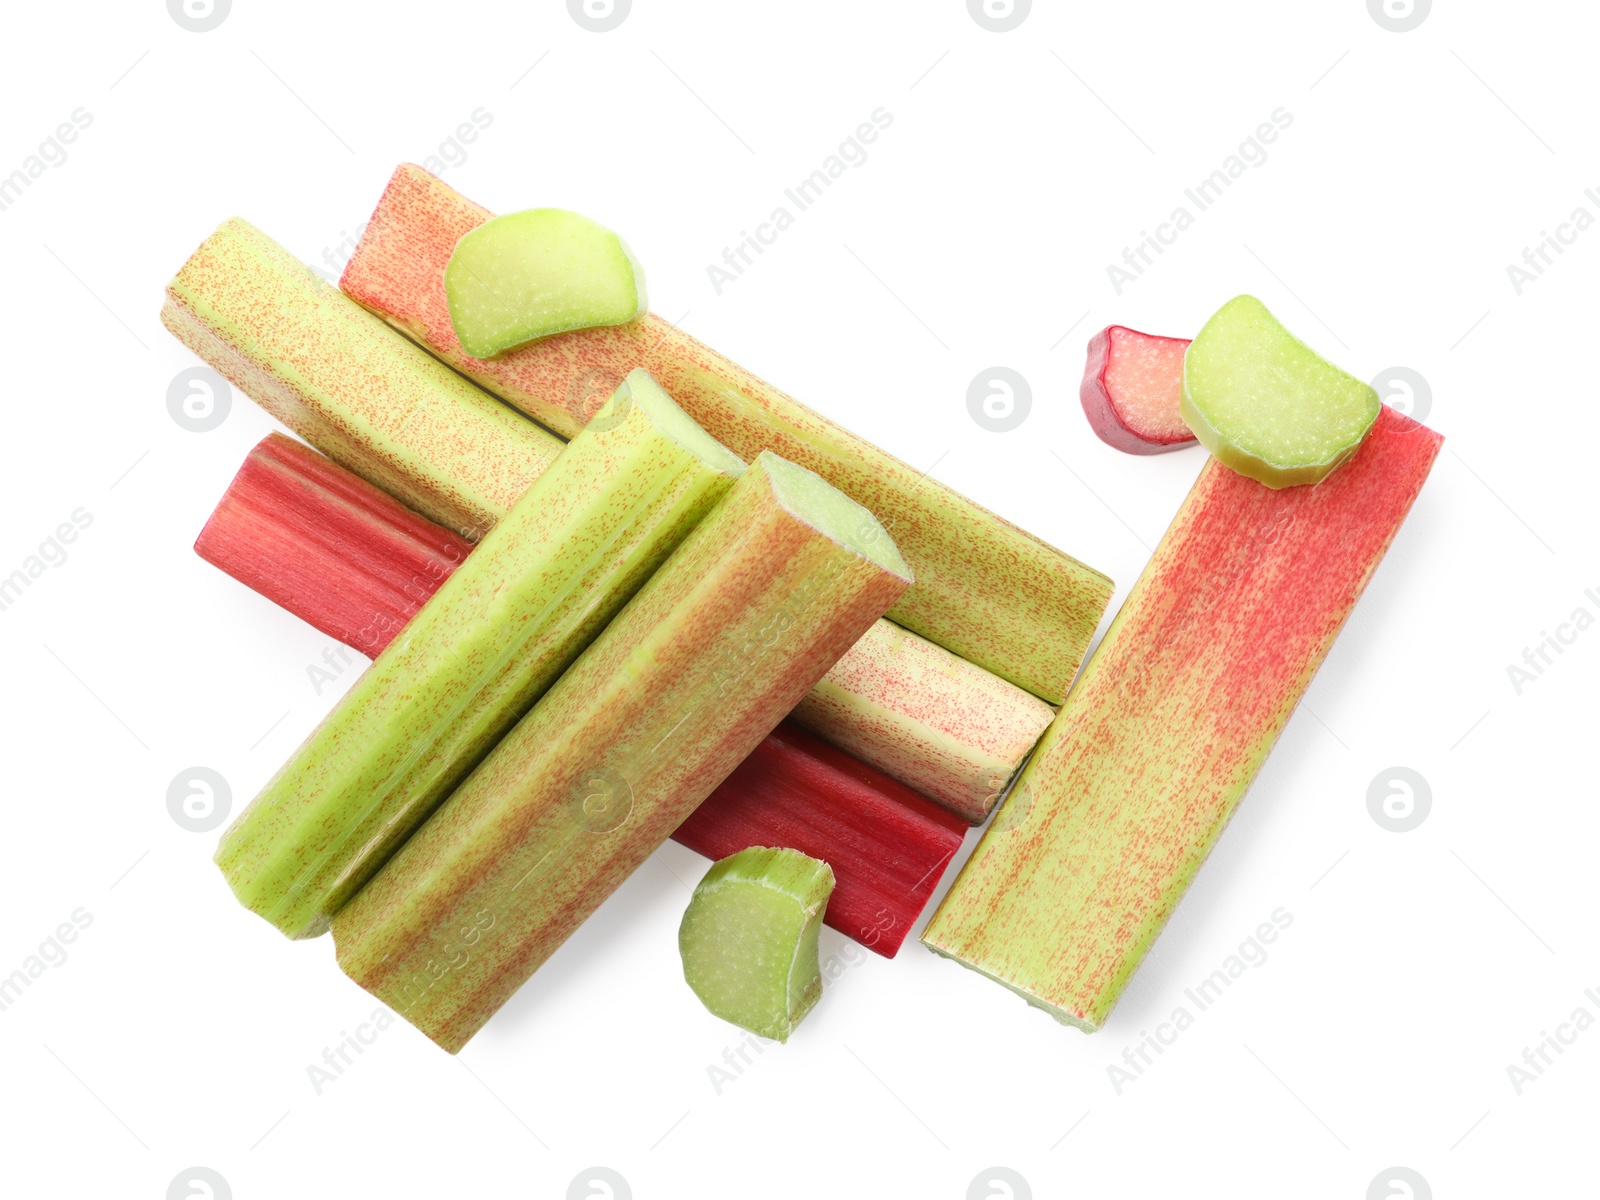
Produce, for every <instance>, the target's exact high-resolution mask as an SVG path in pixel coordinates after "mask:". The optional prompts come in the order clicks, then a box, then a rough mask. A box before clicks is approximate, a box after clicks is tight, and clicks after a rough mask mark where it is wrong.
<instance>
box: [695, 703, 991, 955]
mask: <svg viewBox="0 0 1600 1200" xmlns="http://www.w3.org/2000/svg"><path fill="white" fill-rule="evenodd" d="M965 832H966V825H965V823H964V822H963V821H962V820H961V819H960V818H959V817H957V816H955V815H954V814H953V813H948V812H946V811H945V810H944V809H942V808H940V807H938V806H937V805H935V804H930V803H928V801H926V800H924V799H923V798H922V797H921V796H919V795H917V794H916V793H915V792H913V791H912V790H911V789H909V788H907V787H903V786H901V785H900V784H898V783H896V782H895V781H894V780H892V779H890V778H889V777H888V776H886V775H883V774H882V773H880V772H879V771H876V770H874V769H873V768H872V767H869V766H867V765H866V764H865V763H861V762H857V761H856V760H855V759H853V758H851V757H850V756H849V755H848V754H845V753H844V752H843V751H842V750H835V749H834V748H833V747H832V746H829V745H828V744H826V743H825V742H821V741H818V740H817V739H816V738H814V737H812V736H811V735H810V734H808V733H806V732H805V731H804V730H802V729H800V728H798V727H796V726H795V724H794V723H793V722H791V721H785V722H784V723H783V724H782V725H780V726H778V728H777V729H776V730H774V731H773V733H772V734H771V736H769V737H768V738H767V739H766V741H764V742H762V743H761V745H759V746H757V747H756V749H755V750H754V751H753V752H752V753H751V755H750V757H749V758H747V759H745V760H744V762H742V763H740V764H739V766H738V768H737V769H736V770H735V771H734V772H733V774H732V775H729V776H728V778H727V779H725V780H724V781H723V783H722V786H721V787H719V788H717V790H716V791H715V792H713V793H712V794H711V798H710V799H708V800H707V801H706V802H705V803H704V804H702V805H701V806H700V807H699V808H697V809H695V811H694V814H693V815H692V816H690V818H689V819H688V820H687V821H685V822H684V823H683V824H682V825H680V826H678V831H677V832H676V833H674V834H673V835H672V837H673V840H674V841H677V842H681V843H682V844H683V845H685V846H687V847H689V849H691V850H694V851H697V852H698V853H700V854H704V855H705V856H706V857H707V858H710V859H720V858H725V857H726V856H728V855H730V854H733V853H734V852H735V851H738V850H742V849H744V848H745V847H747V846H783V847H786V848H788V849H790V850H798V851H800V852H801V853H802V854H809V855H811V856H812V857H813V858H820V859H824V860H826V861H827V862H828V863H829V865H831V866H832V867H833V873H834V875H835V877H836V878H837V880H838V883H837V886H836V887H835V888H834V892H833V900H832V902H831V903H830V904H829V905H828V918H827V919H828V924H829V925H831V926H832V927H833V928H835V929H837V930H838V931H839V932H840V933H842V934H844V935H845V936H847V937H852V938H854V939H855V940H856V941H858V942H860V943H861V944H862V945H863V946H865V947H867V948H868V949H869V950H875V951H877V952H878V953H879V954H881V955H883V956H884V957H885V958H893V957H894V956H895V954H896V953H897V952H898V951H899V949H900V944H901V943H902V942H903V941H905V938H906V934H908V933H910V932H911V926H912V925H914V924H915V923H916V920H917V918H918V917H920V916H921V915H922V908H923V905H925V904H927V902H928V897H929V896H931V895H933V889H934V888H936V887H937V886H938V885H939V879H940V877H941V876H942V875H943V874H944V869H945V866H946V865H947V864H948V863H949V862H950V860H951V859H952V858H954V857H955V853H956V851H957V850H959V849H960V848H961V838H962V835H963V834H964V833H965Z"/></svg>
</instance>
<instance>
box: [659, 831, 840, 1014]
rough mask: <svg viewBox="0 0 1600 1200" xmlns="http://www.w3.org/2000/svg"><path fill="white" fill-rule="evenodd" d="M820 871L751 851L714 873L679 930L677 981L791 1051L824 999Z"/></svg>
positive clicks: (824, 885)
mask: <svg viewBox="0 0 1600 1200" xmlns="http://www.w3.org/2000/svg"><path fill="white" fill-rule="evenodd" d="M832 891H833V871H832V870H831V869H830V868H829V866H828V864H827V863H825V862H820V861H818V860H817V859H815V858H809V857H807V856H806V855H804V854H801V853H799V852H798V851H795V850H785V849H769V848H768V847H765V846H752V847H750V848H749V849H747V850H741V851H739V853H737V854H733V855H730V856H729V857H727V858H724V859H723V860H722V861H720V862H718V863H715V864H713V865H712V867H711V869H710V870H709V871H707V872H706V873H705V875H704V877H703V878H702V879H701V880H700V882H699V884H697V885H696V887H695V889H694V896H693V897H691V898H690V900H689V907H688V909H687V910H685V912H684V914H683V924H682V925H680V926H679V927H678V953H679V955H680V956H681V957H682V958H683V978H684V981H685V982H686V983H688V985H689V987H690V988H691V989H692V990H693V991H694V994H695V995H696V996H698V997H700V1003H702V1004H704V1005H705V1006H706V1008H707V1009H708V1010H709V1011H710V1012H711V1013H712V1014H713V1015H715V1016H718V1017H721V1018H722V1019H723V1020H724V1021H730V1022H732V1023H733V1024H735V1025H737V1026H739V1028H741V1029H748V1030H749V1031H750V1032H751V1033H753V1034H755V1035H756V1036H757V1037H764V1038H772V1039H774V1040H776V1041H779V1042H787V1041H788V1040H789V1035H790V1034H791V1033H793V1032H794V1031H795V1027H796V1026H797V1025H799V1024H800V1022H801V1021H803V1020H804V1019H805V1016H806V1014H807V1013H809V1012H810V1011H811V1010H812V1009H813V1008H815V1007H816V1004H817V1001H818V1000H820V999H821V998H822V965H821V963H820V961H819V960H818V958H817V935H818V934H819V933H821V932H822V913H823V910H824V909H826V908H827V906H828V896H829V895H830V894H831V893H832Z"/></svg>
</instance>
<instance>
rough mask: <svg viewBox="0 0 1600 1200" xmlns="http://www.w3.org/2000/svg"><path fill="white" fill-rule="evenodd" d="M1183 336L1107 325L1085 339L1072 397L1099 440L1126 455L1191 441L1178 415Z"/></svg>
mask: <svg viewBox="0 0 1600 1200" xmlns="http://www.w3.org/2000/svg"><path fill="white" fill-rule="evenodd" d="M1188 348H1189V339H1188V338H1171V337H1157V336H1156V335H1155V334H1152V333H1140V332H1139V331H1138V330H1137V329H1129V328H1127V327H1126V326H1124V325H1108V326H1107V327H1106V328H1104V329H1102V330H1101V331H1100V332H1099V333H1097V334H1095V335H1094V336H1093V337H1092V338H1090V339H1089V360H1088V362H1087V364H1086V365H1085V366H1084V369H1083V384H1082V386H1081V387H1079V389H1078V398H1079V399H1080V400H1081V401H1082V402H1083V411H1084V415H1085V416H1087V417H1088V418H1089V424H1090V425H1091V426H1092V427H1093V428H1094V431H1095V433H1097V434H1098V435H1099V436H1100V440H1101V441H1102V442H1104V443H1106V445H1108V446H1114V447H1116V448H1117V449H1118V450H1121V451H1123V452H1124V453H1126V454H1161V453H1164V452H1165V451H1167V450H1179V449H1182V448H1183V447H1184V446H1192V445H1194V443H1195V437H1194V433H1193V432H1192V431H1191V430H1190V428H1189V426H1188V424H1187V423H1186V422H1185V421H1184V419H1183V413H1182V411H1181V409H1182V404H1183V352H1184V351H1185V350H1187V349H1188Z"/></svg>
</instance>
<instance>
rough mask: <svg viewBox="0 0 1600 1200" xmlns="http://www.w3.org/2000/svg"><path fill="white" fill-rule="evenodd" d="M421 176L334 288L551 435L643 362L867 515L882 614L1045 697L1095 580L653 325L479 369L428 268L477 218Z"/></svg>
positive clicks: (1093, 605) (386, 213)
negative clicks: (880, 557) (900, 560)
mask: <svg viewBox="0 0 1600 1200" xmlns="http://www.w3.org/2000/svg"><path fill="white" fill-rule="evenodd" d="M490 216H491V214H490V213H489V211H488V210H487V209H484V208H481V207H479V206H478V205H476V204H473V203H472V202H471V201H469V200H467V199H466V198H464V197H463V196H461V195H459V194H458V193H456V192H455V191H453V190H452V189H451V188H449V187H447V186H446V185H445V184H444V183H442V182H440V180H438V179H437V178H435V177H434V176H433V175H430V174H429V173H428V172H426V171H424V170H423V169H422V168H421V167H415V166H410V165H404V166H401V167H400V168H399V169H398V170H397V171H396V172H395V173H394V177H393V178H392V179H391V180H390V182H389V186H388V188H387V190H386V191H385V192H384V195H383V199H382V200H381V201H379V204H378V208H377V211H376V212H375V213H374V214H373V216H372V220H371V221H370V222H369V223H368V225H367V228H366V232H365V234H364V235H363V236H362V239H361V243H360V245H359V246H358V247H357V248H356V251H355V254H354V255H353V256H352V257H351V259H350V263H349V266H348V267H347V268H346V270H345V273H344V278H343V280H342V281H341V286H342V287H343V288H344V289H345V290H346V292H348V293H349V295H350V296H351V297H352V298H353V299H355V300H357V301H359V302H360V303H361V304H362V305H364V306H365V307H367V308H369V309H371V310H372V311H373V312H375V313H376V314H378V315H379V316H380V317H383V318H384V319H385V320H387V321H388V322H390V324H392V325H394V326H395V328H397V329H399V330H401V331H403V332H404V333H406V334H408V335H410V336H411V337H414V338H416V339H417V340H418V341H419V342H421V343H422V344H423V345H425V346H427V347H428V348H429V349H430V350H432V351H433V352H434V353H436V354H438V355H439V356H440V357H441V358H443V359H444V360H445V361H446V362H448V363H450V364H451V365H453V366H455V367H456V368H457V369H458V370H460V371H461V372H463V373H464V374H466V375H467V376H469V377H470V378H472V379H475V380H477V381H478V382H479V383H481V384H482V385H483V386H484V387H486V388H488V389H489V390H490V391H491V392H493V393H495V394H496V395H497V396H500V397H501V398H502V399H504V400H506V401H508V402H509V403H511V404H514V405H516V406H517V407H518V408H520V409H522V410H523V411H524V412H526V413H528V414H529V415H530V416H532V417H533V418H534V419H535V420H536V421H539V422H540V423H541V424H543V425H545V426H547V427H549V428H551V429H554V430H555V431H556V432H557V433H561V434H570V433H572V432H573V431H574V430H576V429H578V428H579V427H581V426H582V424H583V423H584V422H585V421H586V420H588V418H589V416H590V414H592V412H593V411H594V409H595V407H596V406H597V405H598V404H599V403H600V401H601V400H602V399H603V398H604V397H605V396H606V395H607V393H608V392H609V391H610V389H611V387H612V386H613V385H614V384H615V381H616V380H618V379H620V378H621V377H622V376H623V375H624V374H626V373H627V372H628V371H629V370H631V369H632V368H633V367H635V366H640V365H642V366H645V367H648V368H649V369H650V370H651V372H653V373H654V374H655V376H656V378H658V379H660V380H661V383H662V385H663V386H664V387H665V388H666V389H667V390H668V391H669V392H671V393H672V395H673V396H674V397H676V398H677V400H678V402H679V403H680V404H682V405H683V407H684V408H685V409H686V410H687V411H688V412H689V415H690V416H692V417H694V418H695V420H697V421H699V422H700V424H701V425H703V426H705V428H706V430H707V431H708V432H710V433H711V435H712V436H713V437H715V438H717V439H718V440H719V441H721V442H722V443H723V444H724V445H726V446H727V447H729V448H730V449H731V450H733V451H734V452H735V453H736V454H738V455H739V456H740V457H742V458H744V459H745V460H747V461H748V460H749V459H751V458H752V457H754V455H755V454H756V453H757V452H759V451H761V450H772V451H774V452H775V453H777V454H781V455H782V456H784V457H785V458H788V459H790V460H792V461H794V462H797V463H800V464H801V465H803V466H806V467H809V468H811V469H812V470H814V471H816V472H817V473H818V474H820V475H822V476H823V477H824V478H825V479H827V480H828V481H829V482H830V483H832V484H833V485H834V486H835V487H838V488H839V489H840V490H841V491H843V492H845V493H846V494H848V495H849V496H851V497H852V498H853V499H855V500H857V501H859V502H860V503H861V504H863V505H865V506H866V507H867V508H869V509H871V510H872V511H873V512H874V513H876V514H877V515H878V517H879V518H880V519H882V521H883V522H884V524H885V525H886V526H887V527H888V528H889V529H890V531H891V532H892V533H893V535H894V538H895V540H896V541H897V542H898V543H899V545H900V547H901V549H902V551H903V552H904V553H905V556H906V561H907V562H909V563H910V564H911V567H912V569H913V570H914V571H915V572H916V573H917V579H918V582H917V584H916V585H915V586H914V587H912V588H910V589H909V590H908V591H907V592H906V594H905V596H904V597H902V599H901V601H900V603H899V604H897V605H896V606H895V608H894V610H893V611H892V612H891V613H890V614H889V616H890V617H891V618H892V619H893V620H894V621H896V622H897V623H898V624H900V625H903V626H905V627H906V628H907V629H910V630H912V631H913V632H915V633H918V634H921V635H922V636H923V637H925V638H927V639H928V640H930V641H932V642H934V643H936V644H937V645H940V646H943V647H944V648H945V649H947V650H950V651H953V652H954V653H956V654H958V655H960V656H961V657H963V658H965V659H968V660H969V661H971V662H974V663H976V664H978V665H979V666H981V667H984V668H985V669H987V670H989V671H992V672H994V673H995V674H997V675H1000V676H1002V677H1004V678H1005V679H1008V680H1010V681H1011V682H1012V683H1015V684H1017V685H1018V686H1019V687H1022V688H1025V689H1027V690H1028V691H1030V692H1032V693H1034V694H1035V695H1037V696H1039V697H1041V698H1042V699H1044V700H1046V701H1049V702H1050V703H1052V704H1054V703H1059V702H1060V700H1061V698H1062V696H1064V695H1065V694H1066V690H1067V685H1068V684H1069V683H1070V682H1071V681H1072V678H1073V676H1074V675H1075V674H1076V673H1077V669H1078V666H1079V665H1080V663H1081V662H1082V660H1083V655H1084V653H1085V651H1086V650H1087V649H1088V646H1089V640H1090V638H1091V637H1093V635H1094V631H1095V627H1096V626H1097V625H1098V623H1099V620H1100V615H1101V613H1102V612H1104V611H1105V607H1106V605H1107V604H1108V603H1109V602H1110V598H1111V581H1110V580H1109V579H1107V578H1106V577H1105V576H1104V575H1101V574H1100V573H1099V572H1098V571H1094V570H1091V569H1090V568H1088V567H1086V566H1084V565H1083V564H1082V563H1080V562H1078V561H1076V560H1075V559H1072V558H1069V557H1068V556H1067V555H1065V554H1062V553H1061V552H1060V551H1058V550H1055V549H1054V548H1052V547H1050V546H1048V545H1046V544H1045V543H1044V542H1041V541H1040V540H1039V539H1037V538H1035V537H1033V536H1031V535H1030V534H1027V533H1025V532H1023V531H1022V530H1021V529H1018V528H1017V527H1016V526H1014V525H1011V524H1009V523H1008V522H1006V521H1004V520H1001V519H1000V518H999V517H997V516H995V515H994V514H993V513H990V512H988V511H987V510H985V509H983V508H980V507H979V506H978V505H976V504H974V503H972V502H971V501H970V500H967V499H965V498H964V497H962V496H959V495H957V494H955V493H954V492H952V491H950V490H949V489H948V488H945V487H943V486H942V485H940V484H939V483H936V482H935V481H933V480H931V479H929V478H928V477H927V474H926V472H924V471H920V470H917V469H915V468H913V467H910V466H908V465H907V464H905V463H902V462H900V461H899V460H897V459H894V458H891V457H890V456H889V455H887V454H885V453H884V452H883V451H881V450H879V449H878V448H877V447H875V446H872V445H870V444H869V443H867V442H864V441H862V440H861V439H860V438H858V437H856V436H855V435H854V434H852V433H850V432H848V431H847V430H844V429H842V428H840V427H839V426H838V425H835V424H834V423H833V422H832V421H829V420H827V419H826V418H824V417H822V416H820V415H818V414H817V413H815V412H812V411H811V410H810V409H808V408H805V407H804V406H802V405H801V404H799V403H798V402H796V401H795V400H793V399H791V398H790V397H789V396H786V395H785V394H784V393H782V392H780V391H778V390H777V389H776V388H774V387H772V386H771V385H769V384H766V383H764V382H762V381H761V380H760V379H757V378H756V377H755V376H754V375H751V374H750V373H749V372H747V371H745V370H743V369H742V368H740V367H738V366H736V365H735V364H733V363H732V362H729V361H728V360H727V359H725V358H723V357H722V356H721V355H719V354H717V353H716V352H715V351H713V350H711V349H709V348H707V347H706V346H704V345H702V344H701V343H699V342H697V341H696V340H695V339H694V338H691V337H689V336H688V335H687V334H685V333H683V332H682V331H681V330H679V329H677V328H675V327H674V326H672V325H670V324H668V323H667V322H666V321H663V320H661V319H660V318H658V317H655V316H648V315H647V316H645V317H644V318H642V319H641V320H638V321H630V322H628V323H626V324H623V325H617V326H613V327H610V328H605V329H586V330H581V331H577V332H573V333H565V334H561V335H559V336H557V337H550V338H544V339H542V340H540V341H537V342H534V343H532V344H530V345H527V346H524V347H522V348H521V349H519V350H514V351H511V352H510V353H508V354H505V355H503V356H502V357H500V358H498V359H494V360H492V361H485V360H482V359H477V358H472V357H470V356H469V355H468V354H467V353H466V351H464V350H463V348H462V346H461V343H460V341H459V340H458V339H457V337H456V333H455V330H454V328H453V327H452V325H451V322H450V312H449V305H448V301H447V297H446V294H445V286H444V270H445V267H446V265H447V264H448V262H449V260H450V255H451V253H452V251H453V250H454V248H455V245H456V243H457V242H458V241H459V240H460V239H461V238H462V237H463V236H464V235H465V234H467V233H469V232H470V231H472V230H473V229H475V228H477V227H478V226H480V225H482V224H483V223H484V222H485V221H487V220H489V219H490Z"/></svg>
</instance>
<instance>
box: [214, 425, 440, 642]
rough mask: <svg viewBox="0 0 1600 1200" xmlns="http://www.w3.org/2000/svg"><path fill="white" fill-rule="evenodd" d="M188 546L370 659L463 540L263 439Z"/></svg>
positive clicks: (281, 442)
mask: <svg viewBox="0 0 1600 1200" xmlns="http://www.w3.org/2000/svg"><path fill="white" fill-rule="evenodd" d="M194 548H195V552H196V553H197V554H199V555H200V557H201V558H203V559H205V560H206V561H207V562H210V563H212V564H214V565H216V566H218V567H221V568H222V569H223V570H224V571H226V572H227V573H228V574H229V575H232V576H233V577H234V578H235V579H237V580H238V581H239V582H240V583H243V584H244V585H245V586H246V587H249V588H251V589H253V590H254V591H256V592H259V593H260V594H261V595H263V596H265V597H266V598H267V599H268V600H271V601H273V602H274V603H275V604H278V605H280V606H281V607H283V608H286V609H288V610H289V611H290V612H292V613H294V614H295V615H296V616H298V617H300V618H301V619H302V620H304V621H307V622H309V623H310V624H312V625H314V626H316V627H317V628H318V629H320V630H321V631H322V632H323V633H326V634H327V635H328V636H329V637H333V638H337V639H338V640H339V641H341V642H343V643H344V644H345V645H347V646H349V647H351V648H352V649H354V650H359V651H360V652H361V653H363V654H365V655H367V656H368V657H369V658H376V657H377V656H378V654H379V652H380V651H382V649H383V648H384V647H385V646H387V645H388V644H389V640H390V639H391V638H392V637H394V635H395V634H397V633H399V632H400V628H401V626H403V625H404V624H405V623H406V622H407V621H409V620H410V619H411V618H412V617H413V616H415V615H416V612H417V610H418V609H419V608H421V607H422V605H423V602H424V601H426V600H427V599H428V597H429V596H431V595H433V593H434V592H435V591H437V590H438V588H439V585H440V584H442V583H443V582H444V581H445V580H446V579H448V578H449V577H450V573H451V572H452V571H454V570H455V569H456V567H458V566H459V565H460V564H461V563H462V561H463V560H464V559H465V558H466V557H467V555H468V554H469V553H470V552H471V550H472V543H471V542H469V541H467V539H466V538H462V537H457V536H456V535H455V534H453V533H451V532H450V531H449V530H448V529H445V528H444V527H442V526H440V525H435V524H434V523H433V522H432V521H430V520H428V519H427V518H426V517H422V516H419V515H418V514H416V513H414V512H412V511H411V510H410V509H409V508H406V507H405V506H404V505H403V504H401V503H400V502H399V501H397V500H395V499H394V498H392V497H391V496H389V495H388V494H387V493H385V492H382V491H379V490H378V489H377V488H375V487H373V486H372V485H371V484H370V483H368V482H367V481H366V480H364V479H361V478H360V477H359V476H356V475H352V474H351V473H350V472H349V471H346V470H345V469H344V468H343V467H341V466H339V465H338V464H336V463H334V462H332V461H330V460H329V459H327V458H324V457H323V456H322V455H321V454H318V453H317V452H316V451H315V450H313V449H311V448H310V447H309V446H304V445H302V444H301V443H299V442H296V441H294V440H293V439H292V438H287V437H285V436H284V435H283V434H281V433H274V434H269V435H268V436H267V437H265V438H263V439H262V440H261V441H260V442H259V443H258V444H257V445H256V447H255V449H253V450H251V451H250V454H249V456H248V457H247V458H246V459H245V460H244V465H243V466H241V467H240V468H239V473H238V474H237V475H235V476H234V477H233V482H232V483H230V484H229V485H228V490H227V491H226V492H225V493H223V496H222V500H221V501H220V502H219V503H218V504H217V507H216V510H215V511H214V512H213V513H212V514H211V517H210V519H209V520H207V521H206V525H205V528H204V529H203V530H201V531H200V537H199V538H198V539H197V540H196V541H195V544H194Z"/></svg>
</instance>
